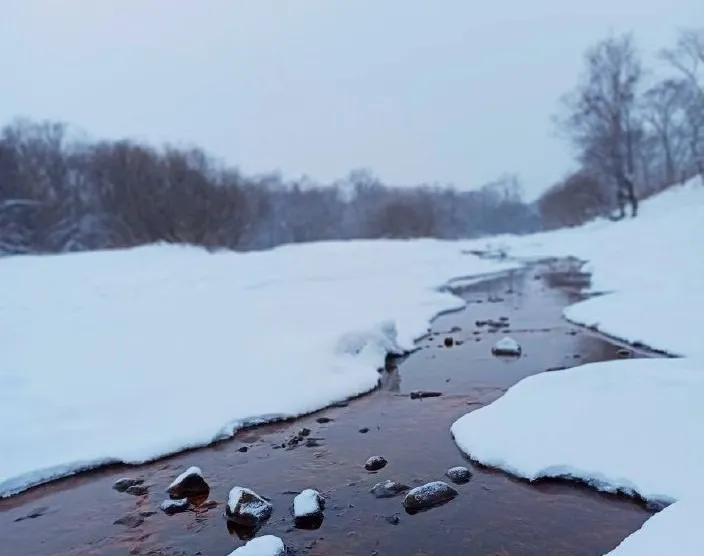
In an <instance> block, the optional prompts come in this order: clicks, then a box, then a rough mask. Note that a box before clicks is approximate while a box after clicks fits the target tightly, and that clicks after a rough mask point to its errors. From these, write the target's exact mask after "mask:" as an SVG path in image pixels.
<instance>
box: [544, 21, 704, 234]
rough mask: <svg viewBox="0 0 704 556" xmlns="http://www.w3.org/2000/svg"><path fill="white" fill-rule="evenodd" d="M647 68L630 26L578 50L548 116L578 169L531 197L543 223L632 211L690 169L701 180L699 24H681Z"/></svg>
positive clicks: (702, 50) (702, 43) (703, 103)
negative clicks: (573, 82)
mask: <svg viewBox="0 0 704 556" xmlns="http://www.w3.org/2000/svg"><path fill="white" fill-rule="evenodd" d="M657 61H658V62H659V64H658V65H659V67H658V68H657V70H656V71H653V70H651V71H648V70H646V68H645V67H644V63H643V59H642V55H641V53H640V52H639V50H638V48H637V45H636V42H635V39H634V37H633V36H632V35H631V34H622V35H619V36H613V35H611V36H609V37H607V38H606V39H604V40H602V41H600V42H598V43H597V44H596V45H594V46H593V47H592V48H590V49H589V50H588V51H587V53H586V55H585V68H584V73H583V76H582V79H581V81H580V82H579V83H578V84H577V86H576V87H575V89H574V90H573V91H571V92H570V93H568V94H567V95H565V97H564V98H563V99H562V111H561V113H560V115H559V116H558V117H557V118H556V119H557V124H558V126H559V128H560V129H561V130H562V131H563V132H564V133H565V136H566V137H567V139H568V140H569V141H570V142H571V144H572V145H573V147H574V149H575V154H576V156H577V160H578V162H579V169H578V171H577V172H575V173H573V174H572V175H569V176H567V177H566V178H565V179H564V180H562V181H561V182H559V183H557V184H555V185H553V186H552V187H551V188H549V189H548V190H547V191H546V193H545V194H544V195H543V196H542V197H541V199H540V200H539V203H538V204H539V211H540V214H541V217H542V222H543V225H544V226H545V227H548V228H556V227H562V226H572V225H577V224H581V223H583V222H585V221H588V220H590V219H592V218H594V217H596V216H608V217H610V218H612V219H621V218H624V217H626V216H627V215H630V216H634V217H635V216H637V214H638V201H639V199H642V198H645V197H648V196H649V195H652V194H654V193H657V192H658V191H661V190H662V189H664V188H665V187H668V186H670V185H673V184H675V183H679V182H684V181H686V180H688V179H690V178H692V177H694V176H697V175H699V176H701V178H702V180H703V181H704V29H685V30H682V31H681V32H680V33H679V36H678V38H677V41H676V43H675V45H674V46H673V47H672V48H665V49H662V50H661V51H660V52H658V53H657Z"/></svg>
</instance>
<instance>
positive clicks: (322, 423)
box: [315, 417, 332, 425]
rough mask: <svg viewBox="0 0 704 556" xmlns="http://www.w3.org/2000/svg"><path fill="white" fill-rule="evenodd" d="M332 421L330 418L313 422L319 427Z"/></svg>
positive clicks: (322, 418) (319, 418)
mask: <svg viewBox="0 0 704 556" xmlns="http://www.w3.org/2000/svg"><path fill="white" fill-rule="evenodd" d="M331 421H332V419H330V417H318V418H317V419H316V420H315V422H316V423H320V424H321V425H324V424H325V423H330V422H331Z"/></svg>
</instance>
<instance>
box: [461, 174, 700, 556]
mask: <svg viewBox="0 0 704 556" xmlns="http://www.w3.org/2000/svg"><path fill="white" fill-rule="evenodd" d="M702 222H704V188H702V187H701V185H699V183H698V180H695V181H693V182H692V183H689V184H687V185H684V186H681V187H676V188H673V189H671V190H668V191H667V192H665V193H663V194H661V195H658V196H657V197H654V198H652V199H650V200H648V201H646V202H644V203H643V204H642V207H641V215H640V216H639V217H638V218H636V219H627V220H624V221H622V222H618V223H612V222H607V221H600V222H593V223H591V224H588V225H586V226H582V227H580V228H575V229H571V230H560V231H556V232H550V233H544V234H539V235H534V236H529V237H523V238H516V237H502V238H494V239H492V240H491V242H490V245H489V246H488V247H489V248H491V249H494V250H496V251H497V252H498V251H499V250H500V251H503V252H506V253H508V254H509V255H511V256H514V257H526V258H533V257H544V256H567V255H572V256H575V257H578V258H580V259H583V260H587V261H588V267H587V268H588V269H589V271H591V272H592V273H593V281H592V289H593V290H594V291H595V292H606V293H605V295H602V296H599V297H593V298H590V299H588V300H586V301H583V302H580V303H577V304H575V305H572V306H570V307H568V308H567V309H566V310H565V316H566V317H567V318H568V319H569V320H571V321H574V322H576V323H580V324H584V325H588V326H594V327H596V328H597V329H599V330H601V331H602V332H604V333H607V334H609V335H612V336H614V337H617V338H620V339H623V340H626V341H628V342H631V343H636V342H639V343H641V344H645V345H647V346H650V347H653V348H656V349H659V350H662V351H666V352H669V353H671V354H678V355H682V356H685V358H683V359H666V358H662V359H633V360H622V361H614V362H607V363H598V364H590V365H584V366H582V367H578V368H574V369H570V370H565V371H559V372H551V373H544V374H540V375H536V376H532V377H529V378H526V379H524V380H523V381H521V382H520V383H518V384H517V385H515V386H514V387H512V388H510V389H509V390H508V392H507V393H506V394H505V395H504V396H503V397H502V398H500V399H498V400H497V401H495V402H493V403H492V404H491V405H489V406H487V407H483V408H480V409H477V410H476V411H473V412H471V413H469V414H467V415H465V416H464V417H462V418H460V419H459V420H458V421H456V422H455V423H454V424H453V425H452V434H453V436H454V438H455V440H456V442H457V444H458V446H459V447H460V448H461V449H462V451H463V452H465V453H467V454H469V455H470V456H471V457H472V458H473V459H475V460H477V461H479V462H481V463H483V464H486V465H490V466H493V467H497V468H500V469H503V470H505V471H507V472H509V473H511V474H514V475H517V476H520V477H523V478H526V479H530V480H532V479H537V478H539V477H567V478H573V479H579V480H581V481H585V482H587V483H589V484H591V485H593V486H594V487H596V488H598V489H601V490H605V491H617V490H618V491H624V492H629V493H632V494H637V495H639V496H642V497H643V498H646V499H649V500H657V501H661V502H674V503H673V504H672V505H671V506H669V507H667V508H666V509H665V510H663V511H662V512H661V513H659V514H657V515H655V516H654V517H653V518H651V519H650V520H648V521H647V522H646V523H645V525H644V526H643V527H642V528H641V529H640V530H639V531H637V532H636V533H634V534H633V535H631V536H630V537H628V538H627V539H626V540H625V541H624V542H623V543H622V544H621V545H620V546H619V547H618V548H616V549H614V550H613V551H612V552H610V553H609V554H610V555H611V556H656V555H657V556H662V555H665V554H667V555H669V554H691V555H694V554H704V535H701V534H700V532H699V527H700V524H701V523H702V522H704V509H703V508H704V504H703V503H702V502H703V500H702V499H703V498H704V475H703V474H702V462H704V444H703V443H702V442H701V431H702V430H704V405H703V404H702V403H701V400H702V399H704V342H703V341H702V334H701V330H702V324H701V323H702V318H704V288H702V284H704V256H703V255H702V251H701V246H702V245H704V226H702ZM482 247H487V246H486V245H481V246H480V244H479V243H478V244H477V245H476V246H475V247H474V249H480V248H482Z"/></svg>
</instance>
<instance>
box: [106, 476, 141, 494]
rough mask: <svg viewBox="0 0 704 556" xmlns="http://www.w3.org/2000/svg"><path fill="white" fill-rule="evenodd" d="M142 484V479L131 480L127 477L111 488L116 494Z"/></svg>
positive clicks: (116, 482)
mask: <svg viewBox="0 0 704 556" xmlns="http://www.w3.org/2000/svg"><path fill="white" fill-rule="evenodd" d="M143 482H144V479H132V478H129V477H123V478H122V479H118V480H117V481H115V482H114V483H113V484H112V488H114V489H115V490H116V491H117V492H127V489H128V488H130V487H131V486H136V485H141V484H142V483H143Z"/></svg>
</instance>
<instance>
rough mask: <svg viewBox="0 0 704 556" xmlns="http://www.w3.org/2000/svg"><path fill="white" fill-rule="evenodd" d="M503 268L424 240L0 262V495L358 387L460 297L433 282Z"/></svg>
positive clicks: (308, 406) (164, 450) (296, 409)
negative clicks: (253, 250)
mask: <svg viewBox="0 0 704 556" xmlns="http://www.w3.org/2000/svg"><path fill="white" fill-rule="evenodd" d="M509 266H510V265H508V264H499V263H494V262H490V261H484V260H480V259H477V258H476V257H473V256H468V255H462V254H461V246H460V245H459V244H456V243H444V242H439V241H409V242H402V241H396V242H393V241H386V242H384V241H376V242H369V241H367V242H364V241H360V242H348V243H345V242H341V243H319V244H310V245H299V246H288V247H282V248H279V249H275V250H272V251H267V252H260V253H248V254H235V253H231V252H222V253H217V254H209V253H207V252H206V251H203V250H200V249H197V248H191V247H179V246H149V247H142V248H137V249H131V250H125V251H109V252H108V251H106V252H96V253H81V254H72V255H59V256H41V257H40V256H33V257H10V258H4V259H0V330H1V333H0V352H2V359H3V360H2V365H1V366H0V423H2V426H1V427H0V446H2V454H3V456H2V457H1V458H0V497H1V496H6V495H9V494H12V493H16V492H19V491H21V490H23V489H26V488H28V487H29V486H32V485H36V484H39V483H42V482H45V481H47V480H50V479H52V478H56V477H60V476H64V475H67V474H71V473H74V472H76V471H78V470H81V469H85V468H90V467H94V466H97V465H100V464H104V463H109V462H118V461H122V462H129V463H138V462H143V461H146V460H150V459H153V458H157V457H159V456H163V455H165V454H168V453H172V452H176V451H179V450H182V449H184V448H186V447H193V446H199V445H204V444H208V443H210V442H211V441H213V440H216V439H219V438H224V437H227V436H229V435H231V434H232V433H233V432H234V431H236V430H237V429H238V428H240V427H241V426H243V425H245V424H248V423H257V422H264V421H270V420H273V419H277V418H282V417H291V416H297V415H301V414H303V413H307V412H311V411H314V410H317V409H321V408H322V407H325V406H326V405H329V404H331V403H333V402H335V401H339V400H342V399H346V398H349V397H352V396H355V395H357V394H361V393H363V392H367V391H369V390H371V389H372V388H374V387H375V386H376V384H377V380H378V373H377V368H379V367H381V366H383V363H384V357H385V355H386V353H387V352H398V351H401V350H406V349H409V348H411V347H412V345H413V340H414V339H415V338H416V337H417V336H419V335H422V334H423V333H425V331H426V328H427V325H428V322H429V320H430V319H431V318H432V317H434V316H435V315H437V314H438V313H440V312H441V311H445V310H448V309H453V308H457V307H458V306H461V305H462V302H461V300H459V299H458V298H456V297H454V296H452V295H451V294H449V293H447V292H441V291H438V289H437V288H438V287H439V286H442V285H443V284H445V283H446V282H447V281H448V280H449V279H452V278H455V277H462V276H467V275H477V274H482V273H491V272H496V271H500V270H503V269H505V268H508V267H509Z"/></svg>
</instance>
